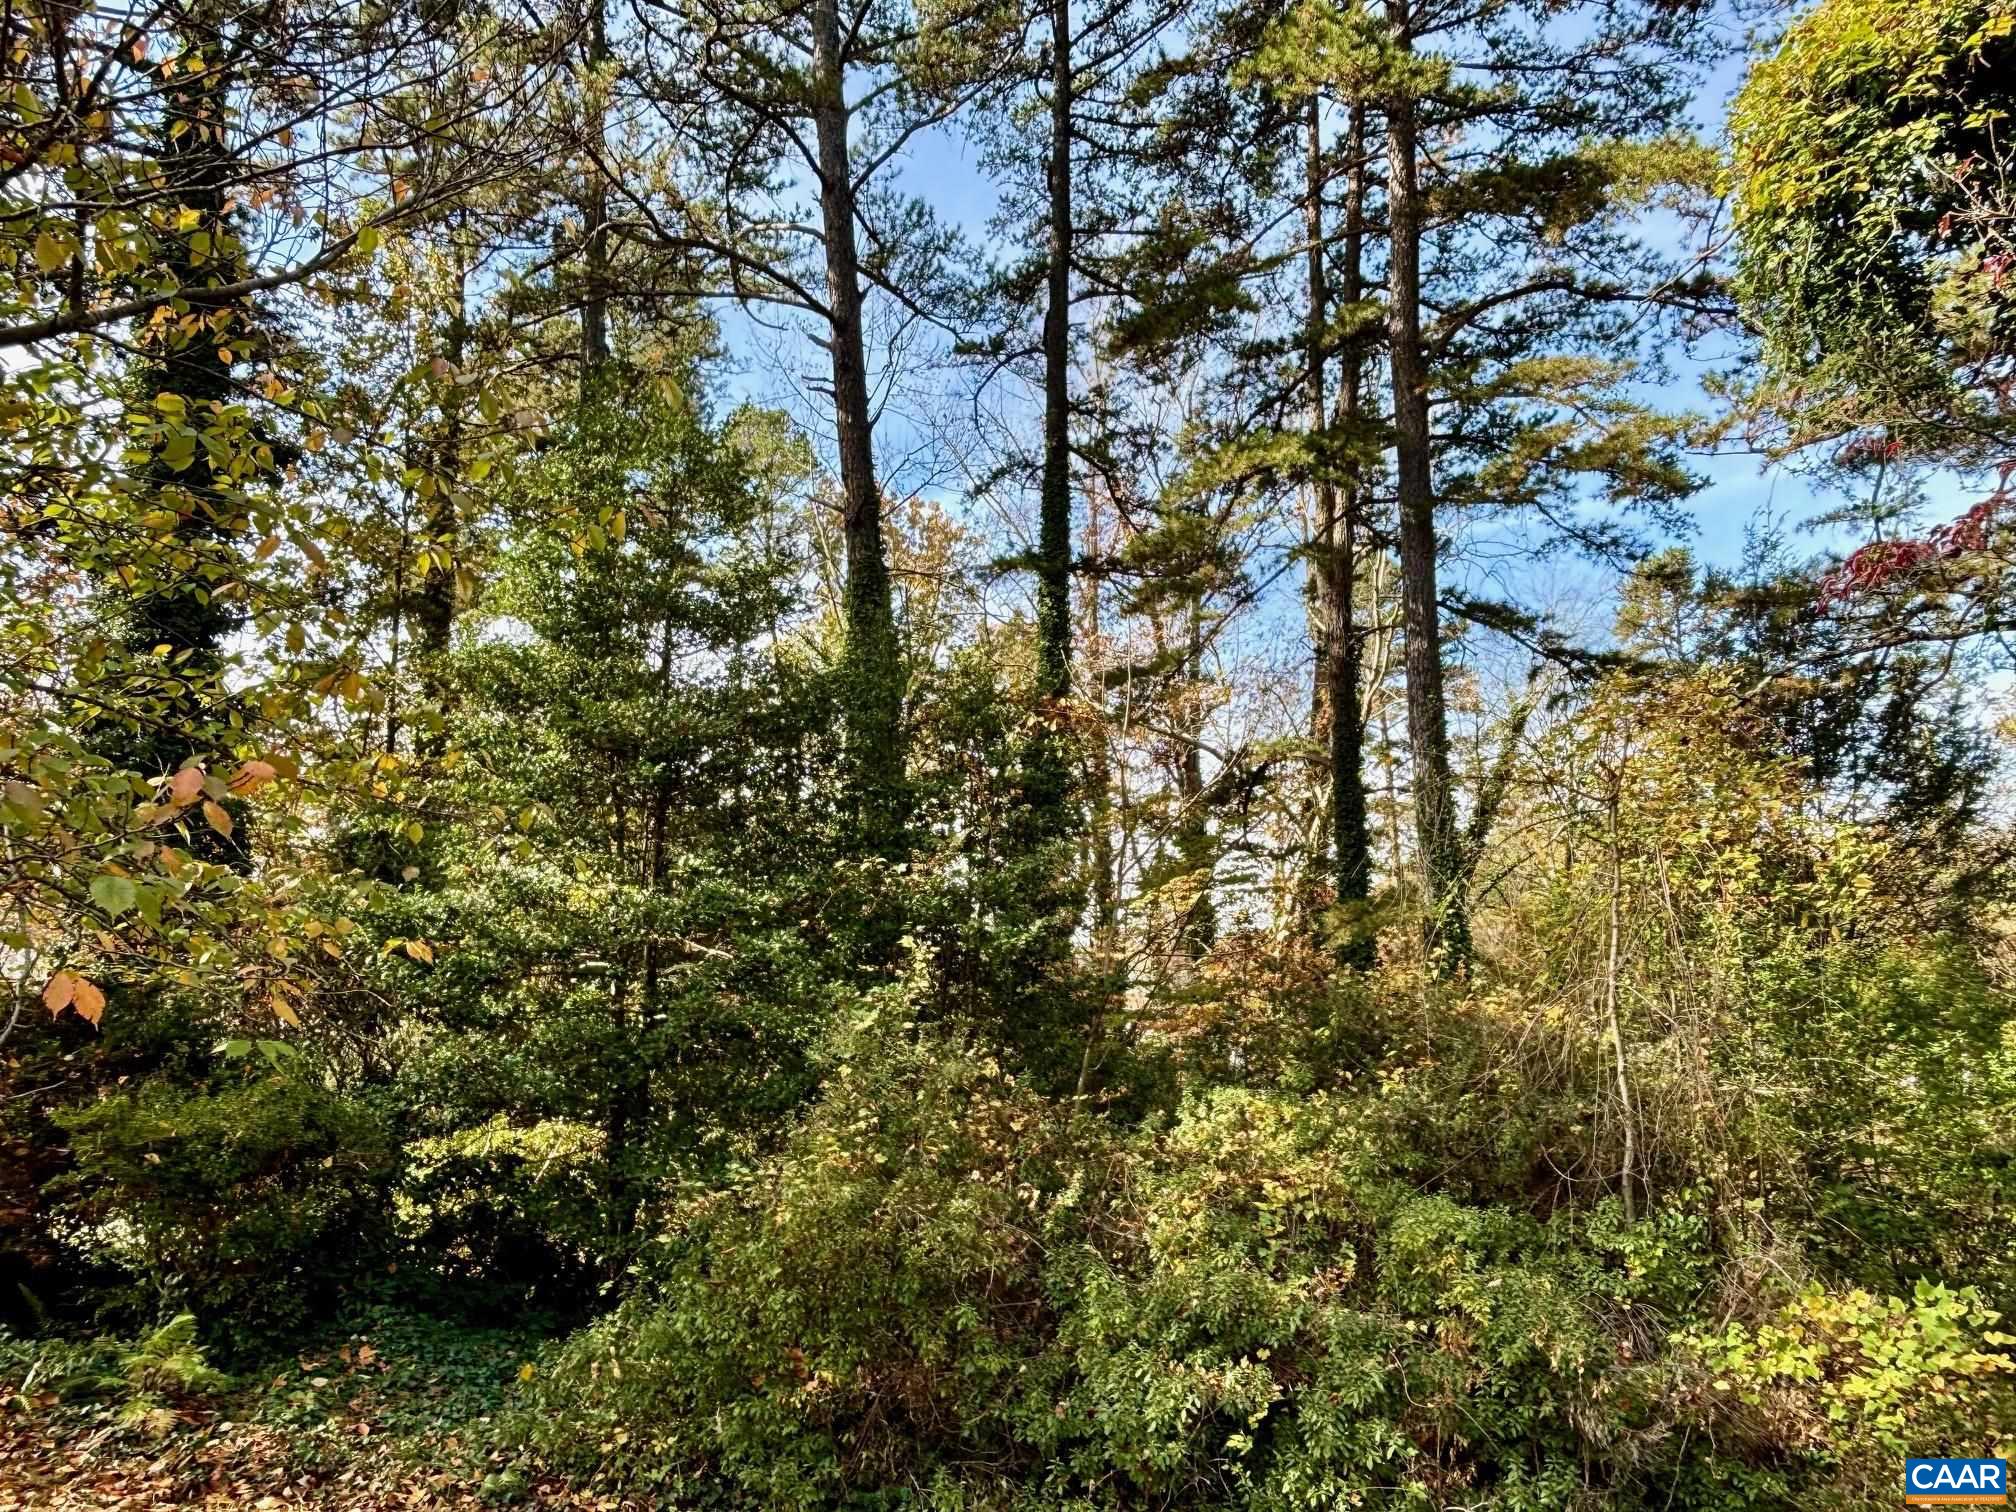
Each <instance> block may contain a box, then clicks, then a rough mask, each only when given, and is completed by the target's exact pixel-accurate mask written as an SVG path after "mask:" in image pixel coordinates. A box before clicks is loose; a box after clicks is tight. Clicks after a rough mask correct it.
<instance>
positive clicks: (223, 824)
mask: <svg viewBox="0 0 2016 1512" xmlns="http://www.w3.org/2000/svg"><path fill="white" fill-rule="evenodd" d="M203 817H204V818H205V819H207V820H209V821H210V828H212V829H213V830H215V831H217V833H218V834H220V835H222V836H224V837H225V838H226V839H227V840H228V839H229V838H230V836H231V816H230V815H229V814H227V813H225V812H224V810H223V808H222V806H220V805H218V804H215V803H212V802H211V801H210V800H209V799H208V798H205V799H204V800H203Z"/></svg>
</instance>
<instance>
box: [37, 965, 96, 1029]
mask: <svg viewBox="0 0 2016 1512" xmlns="http://www.w3.org/2000/svg"><path fill="white" fill-rule="evenodd" d="M42 1006H43V1007H45V1008H47V1009H48V1010H49V1012H50V1015H51V1016H52V1017H61V1016H62V1013H63V1010H64V1009H65V1008H68V1009H70V1010H71V1011H72V1012H74V1013H75V1014H76V1015H77V1017H79V1018H81V1019H82V1020H84V1022H85V1023H87V1024H89V1025H91V1026H92V1027H93V1028H94V1029H95V1028H96V1027H97V1026H98V1021H99V1020H100V1019H102V1018H103V1017H104V1016H105V994H104V993H103V992H101V991H100V990H99V988H98V985H97V983H95V982H93V981H91V980H90V979H89V978H86V977H82V976H79V975H78V974H77V973H76V972H74V971H59V972H57V973H56V974H55V975H54V976H52V977H51V978H49V985H48V986H46V987H44V988H43V989H42Z"/></svg>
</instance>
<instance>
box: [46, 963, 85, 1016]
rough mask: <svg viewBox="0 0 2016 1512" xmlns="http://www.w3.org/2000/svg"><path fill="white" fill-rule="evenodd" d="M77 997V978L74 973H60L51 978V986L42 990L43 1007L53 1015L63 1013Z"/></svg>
mask: <svg viewBox="0 0 2016 1512" xmlns="http://www.w3.org/2000/svg"><path fill="white" fill-rule="evenodd" d="M76 995H77V977H76V974H75V973H74V972H69V971H59V972H57V973H56V975H54V976H52V977H51V978H49V985H48V986H47V987H44V988H43V989H42V1006H43V1007H44V1008H47V1009H48V1010H49V1011H50V1012H51V1013H61V1012H62V1011H63V1010H64V1009H65V1008H68V1007H69V1006H70V1003H71V1000H72V999H74V998H75V997H76Z"/></svg>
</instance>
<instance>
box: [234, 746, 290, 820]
mask: <svg viewBox="0 0 2016 1512" xmlns="http://www.w3.org/2000/svg"><path fill="white" fill-rule="evenodd" d="M278 775H279V773H278V770H277V769H276V768H275V767H274V766H273V764H272V763H271V762H266V761H248V762H246V763H245V764H244V765H243V766H241V767H239V768H238V770H237V771H236V772H235V773H234V774H233V775H232V778H231V791H232V792H234V793H241V794H249V793H256V792H258V791H259V789H261V788H262V787H264V786H266V784H267V783H269V782H271V781H272V780H273V779H274V778H275V777H276V776H278ZM227 833H228V831H227Z"/></svg>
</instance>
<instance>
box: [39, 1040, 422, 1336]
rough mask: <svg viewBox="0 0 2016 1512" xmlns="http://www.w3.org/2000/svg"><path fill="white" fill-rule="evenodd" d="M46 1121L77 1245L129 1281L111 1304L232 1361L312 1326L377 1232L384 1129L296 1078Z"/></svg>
mask: <svg viewBox="0 0 2016 1512" xmlns="http://www.w3.org/2000/svg"><path fill="white" fill-rule="evenodd" d="M226 1074H227V1075H229V1074H231V1073H229V1072H227V1073H226ZM57 1117H58V1121H59V1122H60V1123H61V1125H62V1126H63V1128H64V1129H65V1130H66V1131H67V1132H68V1134H69V1136H70V1143H71V1154H72V1160H73V1169H72V1170H71V1172H70V1173H69V1174H68V1175H66V1176H64V1177H62V1178H60V1181H59V1183H58V1184H59V1186H60V1188H61V1190H62V1192H63V1193H64V1194H65V1196H66V1201H65V1210H66V1213H67V1217H68V1220H69V1237H70V1240H71V1242H72V1244H74V1245H75V1246H76V1247H77V1248H79V1249H80V1250H83V1251H85V1252H86V1253H87V1254H88V1255H89V1256H90V1257H91V1258H92V1259H94V1260H109V1261H111V1262H112V1263H114V1264H116V1265H117V1266H118V1267H119V1268H121V1269H122V1270H124V1271H125V1272H126V1273H127V1274H129V1275H130V1276H131V1277H132V1278H133V1284H132V1286H131V1288H130V1289H129V1290H128V1291H127V1293H126V1294H125V1295H124V1297H123V1298H122V1299H120V1303H119V1304H118V1305H122V1306H123V1307H125V1308H126V1309H127V1310H129V1311H130V1310H139V1309H141V1308H143V1307H157V1308H158V1307H161V1306H163V1305H165V1306H166V1307H168V1308H174V1309H179V1310H187V1311H190V1312H193V1313H194V1314H195V1315H196V1316H197V1317H198V1318H200V1319H201V1320H202V1321H203V1323H204V1325H205V1330H206V1333H208V1334H209V1336H211V1337H212V1338H214V1339H216V1340H217V1341H219V1342H220V1343H222V1344H223V1345H224V1346H225V1347H226V1350H227V1352H237V1351H239V1350H241V1349H243V1348H246V1347H251V1346H256V1345H261V1344H265V1343H268V1342H269V1341H270V1336H271V1335H272V1334H274V1333H275V1332H284V1331H286V1330H289V1329H292V1328H294V1327H296V1326H298V1325H300V1324H301V1323H302V1322H304V1321H305V1320H307V1319H309V1318H311V1317H313V1316H315V1315H316V1313H317V1311H318V1309H319V1308H321V1307H322V1306H323V1304H324V1303H326V1302H327V1300H328V1299H329V1296H330V1294H331V1293H332V1291H333V1290H334V1289H335V1288H337V1287H339V1286H340V1285H341V1284H342V1283H343V1282H345V1281H346V1280H348V1279H349V1278H350V1277H352V1276H353V1275H355V1274H356V1272H357V1270H358V1268H359V1267H360V1266H361V1265H363V1264H364V1263H365V1262H366V1261H368V1260H369V1259H370V1258H371V1257H372V1255H373V1254H374V1252H375V1250H376V1246H377V1244H378V1242H379V1241H380V1240H381V1239H382V1236H383V1235H384V1234H385V1233H386V1224H387V1219H388V1210H389V1196H388V1194H389V1190H390V1183H391V1173H392V1155H391V1150H390V1146H389V1141H388V1140H387V1138H386V1135H385V1132H384V1130H383V1128H382V1126H381V1125H380V1123H379V1122H378V1120H377V1119H376V1118H375V1117H374V1116H373V1115H372V1114H371V1113H370V1112H369V1111H367V1110H366V1109H365V1108H363V1107H362V1106H360V1105H359V1104H357V1103H356V1102H354V1101H351V1100H349V1099H346V1098H343V1097H341V1096H338V1095H337V1094H335V1093H333V1092H330V1091H329V1090H327V1089H326V1088H324V1087H321V1086H318V1085H316V1084H314V1083H312V1082H310V1081H308V1080H306V1079H305V1078H304V1077H302V1076H301V1075H300V1074H298V1073H297V1072H296V1071H294V1070H293V1069H291V1068H288V1069H275V1070H270V1071H248V1072H247V1073H246V1074H245V1075H244V1079H242V1080H232V1081H227V1082H226V1083H225V1084H224V1085H222V1086H213V1087H198V1088H195V1089H183V1088H179V1087H175V1086H173V1085H164V1084H160V1083H155V1084H150V1085H148V1086H146V1087H145V1088H143V1089H142V1090H141V1091H139V1092H138V1093H120V1094H116V1095H114V1096H111V1097H107V1098H104V1099H102V1100H101V1101H99V1102H96V1103H93V1104H90V1105H89V1106H86V1107H82V1108H76V1109H71V1110H66V1111H64V1112H62V1113H60V1114H58V1115H57Z"/></svg>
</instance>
